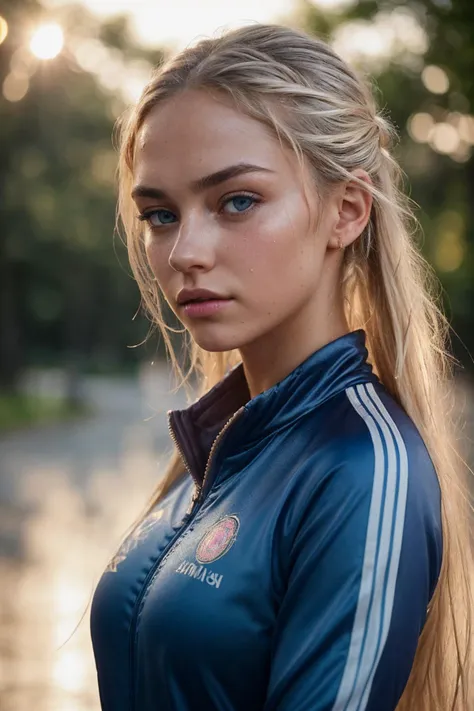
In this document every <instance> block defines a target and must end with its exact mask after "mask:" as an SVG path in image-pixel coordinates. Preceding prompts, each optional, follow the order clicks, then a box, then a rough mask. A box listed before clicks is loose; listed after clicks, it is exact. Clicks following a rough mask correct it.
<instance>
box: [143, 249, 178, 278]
mask: <svg viewBox="0 0 474 711" xmlns="http://www.w3.org/2000/svg"><path fill="white" fill-rule="evenodd" d="M145 253H146V258H147V261H148V264H149V265H150V269H151V270H152V272H153V274H154V275H155V278H156V279H157V281H158V283H159V285H160V287H161V288H162V289H163V290H164V291H166V286H167V284H168V283H169V281H170V279H172V277H173V275H175V274H176V272H175V270H174V269H172V267H171V266H170V263H169V257H170V253H169V250H168V249H164V248H163V247H159V246H158V245H157V244H156V243H154V242H152V241H151V240H148V241H147V240H145Z"/></svg>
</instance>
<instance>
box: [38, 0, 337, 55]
mask: <svg viewBox="0 0 474 711" xmlns="http://www.w3.org/2000/svg"><path fill="white" fill-rule="evenodd" d="M318 1H319V0H318ZM81 2H82V4H84V5H86V6H87V7H88V8H89V9H90V10H92V11H93V12H95V13H96V14H98V15H100V16H102V17H106V16H110V15H114V14H118V13H120V12H126V13H127V14H129V15H130V18H131V20H132V27H133V30H134V31H135V32H136V35H137V37H138V38H139V39H140V41H141V42H142V43H143V44H145V45H150V46H155V47H156V46H174V47H176V48H181V47H183V46H185V45H186V44H188V43H189V42H191V41H192V40H194V39H195V38H196V37H198V36H201V35H206V36H212V34H213V33H215V32H216V31H218V30H220V29H224V28H226V27H231V26H236V25H240V24H246V23H248V22H252V21H253V22H255V21H257V22H269V21H270V22H272V21H278V20H279V19H280V18H282V17H284V16H285V15H287V14H288V13H291V10H292V9H293V7H294V6H295V0H171V1H170V0H81ZM321 2H323V3H326V4H328V3H329V4H333V5H334V4H338V3H341V2H343V0H321ZM44 4H45V5H49V6H53V7H54V6H55V5H56V6H57V5H61V4H66V0H46V2H44Z"/></svg>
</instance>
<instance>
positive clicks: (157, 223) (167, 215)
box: [138, 210, 174, 227]
mask: <svg viewBox="0 0 474 711" xmlns="http://www.w3.org/2000/svg"><path fill="white" fill-rule="evenodd" d="M163 213H164V221H163V222H160V221H159V219H157V220H156V221H154V220H153V219H152V218H154V217H157V218H158V217H159V215H160V214H161V215H163ZM170 216H171V218H173V217H174V215H173V213H172V212H170V210H151V211H150V212H145V213H144V214H143V215H139V216H138V219H139V220H142V221H143V222H148V224H149V225H150V227H163V225H171V224H172V220H169V218H170Z"/></svg>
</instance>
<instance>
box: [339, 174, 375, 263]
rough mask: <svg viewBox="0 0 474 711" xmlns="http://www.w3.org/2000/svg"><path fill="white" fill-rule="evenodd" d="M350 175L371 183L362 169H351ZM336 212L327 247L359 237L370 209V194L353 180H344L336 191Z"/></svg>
mask: <svg viewBox="0 0 474 711" xmlns="http://www.w3.org/2000/svg"><path fill="white" fill-rule="evenodd" d="M352 175H354V176H355V177H356V178H359V179H360V180H363V181H364V183H367V185H372V180H371V178H370V176H369V174H368V173H367V172H366V171H365V170H362V169H359V168H358V169H357V170H353V171H352ZM337 206H338V214H337V217H336V221H335V223H334V225H333V228H332V230H331V236H330V238H329V240H328V247H332V248H334V249H338V248H339V247H341V246H342V247H347V246H348V245H350V244H351V243H352V242H354V240H356V239H357V237H359V235H360V234H361V233H362V232H363V230H364V228H365V226H366V225H367V223H368V221H369V218H370V212H371V209H372V195H371V194H370V192H369V191H368V190H366V189H365V188H364V187H362V186H360V185H359V184H358V183H356V182H355V181H354V180H348V181H345V182H344V183H343V184H342V185H341V188H340V191H338V197H337Z"/></svg>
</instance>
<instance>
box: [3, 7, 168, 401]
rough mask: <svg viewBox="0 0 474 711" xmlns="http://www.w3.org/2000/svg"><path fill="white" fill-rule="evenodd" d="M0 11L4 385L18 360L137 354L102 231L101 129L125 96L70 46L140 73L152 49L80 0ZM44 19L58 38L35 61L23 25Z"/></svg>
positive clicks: (108, 221) (138, 329)
mask: <svg viewBox="0 0 474 711" xmlns="http://www.w3.org/2000/svg"><path fill="white" fill-rule="evenodd" d="M0 16H2V17H4V18H5V20H6V22H7V24H8V34H7V37H6V39H5V41H4V42H3V43H1V44H0V126H1V134H0V204H1V206H2V213H1V214H2V228H1V240H0V387H1V388H3V389H14V388H15V386H16V384H17V380H18V376H19V374H20V372H21V369H22V367H24V366H25V365H27V364H30V363H34V362H38V361H40V362H41V361H42V362H48V361H49V362H56V363H57V362H65V361H66V362H68V363H69V364H70V367H71V372H72V373H74V372H75V370H76V369H77V367H78V365H79V364H80V363H84V362H85V363H89V364H93V365H96V366H97V365H99V366H100V365H103V366H104V367H105V366H106V365H109V366H110V365H115V364H117V363H124V362H127V361H128V362H134V361H136V360H137V357H138V349H130V348H129V347H130V346H133V345H134V344H137V343H139V342H140V341H142V340H143V337H144V335H145V334H146V332H147V324H146V323H145V321H144V319H135V320H132V319H133V317H134V315H135V313H136V311H137V309H138V305H139V295H138V290H137V288H136V285H135V282H134V281H133V280H132V279H131V278H130V275H129V268H128V264H127V257H126V250H125V249H124V246H123V244H122V243H121V241H120V240H119V239H115V240H113V231H114V224H115V186H114V178H115V167H116V155H115V153H114V151H113V149H112V132H113V124H114V120H115V119H116V118H117V116H118V115H119V114H120V113H121V112H122V110H123V109H124V108H125V100H124V98H123V96H122V95H121V94H120V93H119V91H117V90H113V89H110V88H109V89H107V88H105V87H104V86H103V85H102V84H101V83H100V82H99V80H98V78H97V76H96V74H95V73H94V71H93V70H92V65H91V71H86V70H84V68H83V67H81V66H80V65H79V63H78V57H79V58H80V57H81V42H82V45H83V47H82V56H83V57H84V55H85V54H87V53H88V52H89V54H90V52H91V51H92V50H94V51H96V52H97V53H98V57H97V61H100V62H101V69H103V68H104V66H103V65H104V62H105V61H106V60H108V61H109V62H115V65H114V64H113V63H112V65H111V66H112V72H113V69H114V66H115V67H116V66H117V63H118V62H119V63H121V64H120V66H121V67H124V68H125V69H126V67H127V62H129V61H137V60H139V61H140V62H141V65H140V67H141V70H142V72H143V71H146V69H147V68H148V69H150V68H151V62H158V61H159V60H160V58H161V54H160V53H159V52H154V53H151V52H149V51H145V50H142V49H141V48H139V47H136V46H135V45H134V43H133V42H132V41H131V39H130V36H129V34H128V29H127V24H126V22H125V20H124V19H123V18H119V19H115V20H114V21H113V22H111V23H110V24H104V25H102V26H100V25H98V22H97V20H96V19H95V18H93V17H92V16H91V15H89V14H88V13H87V12H85V10H84V8H83V7H80V6H77V7H73V6H72V7H68V8H63V9H62V11H61V13H60V12H59V11H58V13H57V14H56V15H55V16H54V17H51V13H48V14H47V15H46V13H45V12H44V11H43V9H42V8H41V6H40V5H39V3H38V2H36V0H15V2H14V3H11V2H10V1H9V0H6V1H5V0H0ZM52 20H57V21H59V22H60V24H61V26H62V27H63V29H64V33H65V47H64V49H63V50H62V52H61V53H60V54H59V56H57V57H56V58H54V59H52V60H50V61H40V60H38V59H35V57H34V56H33V55H32V54H31V52H30V51H29V50H28V41H29V34H30V31H31V28H33V27H35V26H37V25H38V24H39V23H40V22H42V21H48V22H49V21H52ZM87 42H88V43H89V44H87ZM91 42H92V44H91ZM108 50H110V54H109V55H108V54H107V51H108ZM100 53H102V54H100ZM89 59H90V56H89ZM122 79H123V77H121V76H119V77H118V80H119V82H120V81H121V80H122ZM25 88H26V91H25ZM2 91H3V93H2ZM141 355H142V356H143V351H141ZM72 382H73V383H74V382H75V381H74V379H73V380H72Z"/></svg>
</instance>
